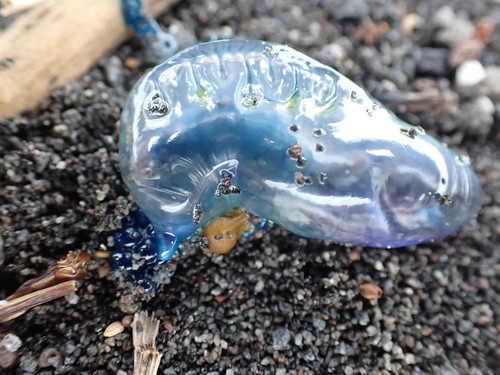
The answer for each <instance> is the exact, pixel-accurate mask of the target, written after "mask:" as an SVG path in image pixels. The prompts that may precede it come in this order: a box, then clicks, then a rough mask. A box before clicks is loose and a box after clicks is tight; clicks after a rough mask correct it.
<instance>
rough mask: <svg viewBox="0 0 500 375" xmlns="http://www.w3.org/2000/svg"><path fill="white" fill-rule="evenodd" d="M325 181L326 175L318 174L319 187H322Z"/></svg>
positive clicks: (323, 173)
mask: <svg viewBox="0 0 500 375" xmlns="http://www.w3.org/2000/svg"><path fill="white" fill-rule="evenodd" d="M327 179H328V175H327V174H326V173H325V172H319V177H318V181H319V183H320V184H321V185H324V184H325V182H326V180H327Z"/></svg>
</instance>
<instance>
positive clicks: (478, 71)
mask: <svg viewBox="0 0 500 375" xmlns="http://www.w3.org/2000/svg"><path fill="white" fill-rule="evenodd" d="M485 77H486V71H485V69H484V67H483V65H482V64H481V63H480V62H479V61H477V60H467V61H464V62H463V63H462V64H460V65H459V67H458V68H457V71H456V73H455V84H456V85H457V87H470V86H475V85H477V84H478V83H479V82H481V81H482V80H483V79H485Z"/></svg>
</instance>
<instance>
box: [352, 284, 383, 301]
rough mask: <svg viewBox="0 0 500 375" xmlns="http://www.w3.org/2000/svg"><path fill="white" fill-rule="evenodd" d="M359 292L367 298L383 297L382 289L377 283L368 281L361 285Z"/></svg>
mask: <svg viewBox="0 0 500 375" xmlns="http://www.w3.org/2000/svg"><path fill="white" fill-rule="evenodd" d="M358 289H359V293H360V294H361V296H362V297H363V298H365V299H378V298H380V297H382V293H383V292H382V289H380V287H379V286H378V285H376V284H373V283H366V284H361V285H360V286H359V287H358Z"/></svg>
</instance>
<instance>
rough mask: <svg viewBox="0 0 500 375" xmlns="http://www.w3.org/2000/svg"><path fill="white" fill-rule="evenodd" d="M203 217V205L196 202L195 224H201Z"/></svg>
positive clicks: (194, 211)
mask: <svg viewBox="0 0 500 375" xmlns="http://www.w3.org/2000/svg"><path fill="white" fill-rule="evenodd" d="M202 217H203V207H202V206H201V204H200V203H196V204H195V205H194V208H193V224H195V225H200V222H201V218H202Z"/></svg>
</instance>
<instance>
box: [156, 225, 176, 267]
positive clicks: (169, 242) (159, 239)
mask: <svg viewBox="0 0 500 375" xmlns="http://www.w3.org/2000/svg"><path fill="white" fill-rule="evenodd" d="M155 240H156V246H157V247H156V255H157V256H158V258H160V259H161V260H164V261H167V260H170V258H172V257H173V256H174V254H175V252H176V250H177V247H179V242H178V240H177V237H176V236H175V235H174V234H172V233H168V232H160V231H158V230H155Z"/></svg>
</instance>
